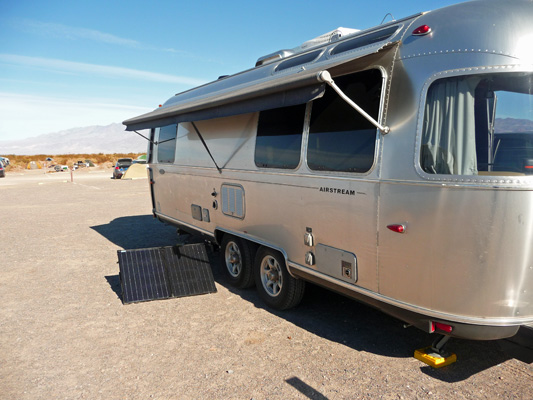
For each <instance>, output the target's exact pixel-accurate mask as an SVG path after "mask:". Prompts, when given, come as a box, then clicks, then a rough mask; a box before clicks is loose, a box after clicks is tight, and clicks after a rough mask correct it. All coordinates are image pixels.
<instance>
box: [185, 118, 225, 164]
mask: <svg viewBox="0 0 533 400" xmlns="http://www.w3.org/2000/svg"><path fill="white" fill-rule="evenodd" d="M191 124H192V126H193V127H194V130H195V131H196V134H197V135H198V137H199V138H200V140H201V141H202V144H203V145H204V147H205V149H206V150H207V154H209V157H211V160H213V164H215V167H217V170H218V173H219V174H221V173H222V170H221V169H220V167H219V166H218V165H217V162H216V161H215V159H214V158H213V155H212V154H211V152H210V151H209V147H207V143H205V140H204V138H203V137H202V135H201V134H200V131H199V130H198V128H197V127H196V124H195V123H194V122H193V121H191Z"/></svg>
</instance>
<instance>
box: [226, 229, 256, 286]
mask: <svg viewBox="0 0 533 400" xmlns="http://www.w3.org/2000/svg"><path fill="white" fill-rule="evenodd" d="M221 250H222V251H221V252H220V258H221V261H222V265H223V269H224V271H225V273H226V277H227V278H228V281H229V283H230V285H231V286H233V287H236V288H241V289H242V288H248V287H252V286H253V285H254V277H253V274H252V264H253V262H252V253H251V249H250V247H249V246H247V244H246V242H245V241H243V240H242V239H239V238H238V237H235V236H232V235H224V237H223V238H222V243H221Z"/></svg>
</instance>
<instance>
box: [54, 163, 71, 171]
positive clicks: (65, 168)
mask: <svg viewBox="0 0 533 400" xmlns="http://www.w3.org/2000/svg"><path fill="white" fill-rule="evenodd" d="M54 169H55V171H56V172H63V171H68V170H69V169H68V166H67V165H59V164H58V165H56V166H55V167H54Z"/></svg>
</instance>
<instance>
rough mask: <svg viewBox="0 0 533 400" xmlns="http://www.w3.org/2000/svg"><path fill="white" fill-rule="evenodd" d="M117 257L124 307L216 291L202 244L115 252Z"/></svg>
mask: <svg viewBox="0 0 533 400" xmlns="http://www.w3.org/2000/svg"><path fill="white" fill-rule="evenodd" d="M117 254H118V264H119V269H120V285H121V288H122V302H123V303H124V304H128V303H137V302H141V301H150V300H157V299H168V298H171V297H185V296H193V295H198V294H206V293H214V292H216V291H217V289H216V287H215V280H214V278H213V273H212V272H211V266H210V264H209V259H208V257H207V252H206V249H205V245H203V244H189V245H184V246H169V247H155V248H150V249H137V250H118V251H117Z"/></svg>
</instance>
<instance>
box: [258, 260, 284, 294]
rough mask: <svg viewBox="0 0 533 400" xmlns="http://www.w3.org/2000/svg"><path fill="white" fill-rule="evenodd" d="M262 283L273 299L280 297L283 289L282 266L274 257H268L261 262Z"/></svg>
mask: <svg viewBox="0 0 533 400" xmlns="http://www.w3.org/2000/svg"><path fill="white" fill-rule="evenodd" d="M260 274H261V283H262V284H263V288H264V289H265V291H266V292H267V293H268V294H269V295H270V296H272V297H276V296H278V295H279V293H280V291H281V289H282V287H283V275H282V273H281V266H280V265H279V263H278V262H277V261H276V259H275V258H274V257H272V256H266V257H265V258H263V260H262V261H261V271H260Z"/></svg>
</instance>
